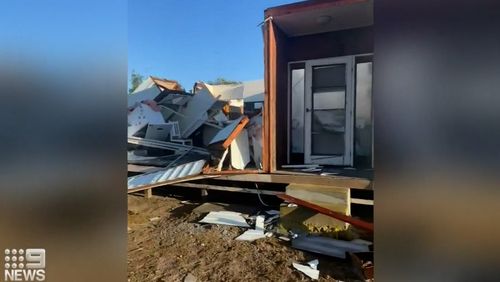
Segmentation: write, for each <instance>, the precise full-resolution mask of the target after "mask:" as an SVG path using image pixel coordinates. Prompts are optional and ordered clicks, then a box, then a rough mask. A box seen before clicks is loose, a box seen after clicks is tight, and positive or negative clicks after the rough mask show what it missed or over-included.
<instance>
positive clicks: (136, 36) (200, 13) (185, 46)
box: [128, 0, 297, 89]
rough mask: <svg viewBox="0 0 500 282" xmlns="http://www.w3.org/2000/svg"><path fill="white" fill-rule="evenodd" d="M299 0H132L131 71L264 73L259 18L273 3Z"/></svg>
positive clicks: (249, 76) (180, 76) (242, 76)
mask: <svg viewBox="0 0 500 282" xmlns="http://www.w3.org/2000/svg"><path fill="white" fill-rule="evenodd" d="M292 2H297V0H288V1H287V0H238V1H230V0H210V1H200V0H197V1H196V0H176V1H174V0H147V1H144V0H130V1H129V6H128V73H129V77H130V73H131V72H132V70H135V71H136V72H138V73H141V74H143V75H145V76H147V75H156V76H160V77H164V78H168V79H175V80H178V81H179V82H180V83H181V84H182V85H183V86H184V87H185V88H186V89H189V88H191V86H192V84H193V83H194V82H195V81H197V80H203V81H208V80H214V79H216V78H217V77H224V78H226V79H231V80H239V81H244V80H254V79H263V78H264V59H263V40H262V32H261V29H260V27H257V25H258V24H259V23H261V22H262V21H263V18H264V10H265V9H266V8H269V7H273V6H277V5H282V4H287V3H292Z"/></svg>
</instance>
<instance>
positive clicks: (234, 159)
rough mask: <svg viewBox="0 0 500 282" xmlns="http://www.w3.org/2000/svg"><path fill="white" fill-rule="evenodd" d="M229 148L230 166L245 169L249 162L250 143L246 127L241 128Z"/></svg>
mask: <svg viewBox="0 0 500 282" xmlns="http://www.w3.org/2000/svg"><path fill="white" fill-rule="evenodd" d="M230 150H231V166H232V167H234V168H236V169H245V167H246V166H247V164H248V163H249V162H250V145H249V143H248V132H247V130H246V129H243V130H242V131H241V133H240V134H239V135H238V136H237V137H236V138H235V139H234V140H233V142H231V148H230Z"/></svg>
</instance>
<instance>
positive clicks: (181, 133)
mask: <svg viewBox="0 0 500 282" xmlns="http://www.w3.org/2000/svg"><path fill="white" fill-rule="evenodd" d="M252 83H253V84H251V86H248V88H250V87H253V88H255V85H258V84H255V83H254V82H252ZM245 87H246V84H245V83H242V84H231V85H210V84H207V83H204V82H197V83H196V84H195V86H194V87H193V90H192V91H189V92H186V91H185V90H184V89H182V87H181V86H180V84H179V83H178V82H176V81H173V80H166V79H160V78H156V77H149V78H148V79H146V80H145V81H144V82H143V83H141V84H140V85H139V86H138V87H137V89H136V90H135V91H134V92H133V93H131V94H129V95H128V132H127V137H128V139H127V141H128V152H127V159H128V163H129V171H132V172H140V173H143V174H141V175H138V176H134V177H130V178H129V180H128V184H129V185H128V188H129V192H130V191H131V190H133V191H136V190H140V189H146V188H145V187H151V186H152V185H155V184H156V183H165V182H169V181H174V180H177V179H182V178H186V177H190V176H195V175H198V174H201V173H202V172H206V173H222V171H226V170H245V169H246V168H248V167H249V166H252V167H253V168H254V169H260V168H261V166H262V165H261V160H262V156H261V154H262V153H261V152H262V140H261V132H262V113H261V109H262V103H261V102H259V98H258V96H259V95H253V96H250V97H251V98H252V99H249V100H251V101H252V102H251V105H252V106H251V107H249V108H250V109H251V110H247V111H245V110H244V105H245V97H246V96H245V89H246V88H245ZM262 87H263V83H262ZM249 91H250V90H248V91H247V92H249ZM253 92H256V91H253ZM257 92H259V91H257ZM262 92H263V91H262ZM261 94H262V95H261V96H262V98H263V93H261ZM256 97H257V98H256ZM259 105H260V106H259Z"/></svg>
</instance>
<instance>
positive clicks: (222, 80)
mask: <svg viewBox="0 0 500 282" xmlns="http://www.w3.org/2000/svg"><path fill="white" fill-rule="evenodd" d="M207 83H208V84H211V85H227V84H241V81H235V80H227V79H225V78H223V77H218V78H217V79H216V80H214V81H208V82H207Z"/></svg>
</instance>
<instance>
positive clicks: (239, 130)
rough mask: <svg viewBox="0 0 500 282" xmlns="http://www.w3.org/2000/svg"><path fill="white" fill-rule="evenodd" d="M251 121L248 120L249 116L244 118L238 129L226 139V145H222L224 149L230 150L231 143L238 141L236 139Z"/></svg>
mask: <svg viewBox="0 0 500 282" xmlns="http://www.w3.org/2000/svg"><path fill="white" fill-rule="evenodd" d="M249 121H250V119H248V117H247V116H243V118H242V119H241V121H240V123H239V124H238V125H237V126H236V128H235V129H234V130H233V132H231V134H230V135H229V136H228V137H227V138H226V140H225V141H224V143H222V147H223V148H224V149H227V148H229V146H230V145H231V142H233V140H234V139H236V137H238V135H239V134H240V133H241V131H242V130H243V128H245V126H246V125H247V123H248V122H249Z"/></svg>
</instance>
